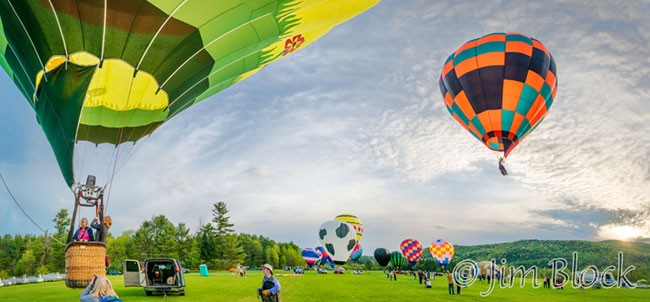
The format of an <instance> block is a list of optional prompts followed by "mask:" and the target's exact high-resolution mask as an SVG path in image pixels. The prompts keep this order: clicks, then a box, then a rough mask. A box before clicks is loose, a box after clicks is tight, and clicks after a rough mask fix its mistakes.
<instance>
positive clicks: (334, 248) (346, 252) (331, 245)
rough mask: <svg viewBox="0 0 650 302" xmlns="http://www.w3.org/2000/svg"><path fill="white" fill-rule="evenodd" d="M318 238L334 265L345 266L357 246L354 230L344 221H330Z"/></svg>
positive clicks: (322, 226) (326, 223)
mask: <svg viewBox="0 0 650 302" xmlns="http://www.w3.org/2000/svg"><path fill="white" fill-rule="evenodd" d="M318 236H319V238H320V242H321V244H322V245H323V246H324V247H325V249H326V250H327V252H328V253H329V255H330V258H332V261H334V264H345V262H346V261H347V260H348V258H350V254H351V253H352V250H354V246H355V245H356V244H357V240H356V239H355V236H356V234H355V233H354V229H353V228H352V226H351V225H349V224H348V223H346V222H343V221H338V220H330V221H327V222H325V223H323V225H321V226H320V229H319V231H318Z"/></svg>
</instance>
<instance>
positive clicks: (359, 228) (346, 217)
mask: <svg viewBox="0 0 650 302" xmlns="http://www.w3.org/2000/svg"><path fill="white" fill-rule="evenodd" d="M334 220H340V221H343V222H347V223H349V224H351V225H352V227H354V232H355V233H356V234H357V237H356V239H357V242H359V241H361V237H362V236H363V223H362V222H361V219H359V217H357V216H354V215H352V214H341V215H338V216H336V218H334Z"/></svg>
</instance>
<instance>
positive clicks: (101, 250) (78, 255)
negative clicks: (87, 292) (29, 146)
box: [65, 241, 106, 288]
mask: <svg viewBox="0 0 650 302" xmlns="http://www.w3.org/2000/svg"><path fill="white" fill-rule="evenodd" d="M105 264H106V243H104V242H82V241H76V242H71V243H68V245H67V246H66V247H65V285H66V286H67V287H70V288H85V287H86V286H88V284H89V283H90V281H91V278H92V277H93V276H95V275H97V276H106V266H105Z"/></svg>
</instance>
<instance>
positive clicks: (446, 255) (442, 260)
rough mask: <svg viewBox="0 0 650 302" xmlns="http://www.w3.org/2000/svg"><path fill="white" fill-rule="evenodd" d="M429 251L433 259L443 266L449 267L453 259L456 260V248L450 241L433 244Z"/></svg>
mask: <svg viewBox="0 0 650 302" xmlns="http://www.w3.org/2000/svg"><path fill="white" fill-rule="evenodd" d="M429 251H430V252H431V256H433V259H436V262H438V264H439V265H441V266H447V265H448V264H449V262H451V259H453V258H454V246H453V245H451V243H449V241H446V240H443V239H438V240H436V241H434V242H431V246H429Z"/></svg>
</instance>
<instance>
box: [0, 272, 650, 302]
mask: <svg viewBox="0 0 650 302" xmlns="http://www.w3.org/2000/svg"><path fill="white" fill-rule="evenodd" d="M281 273H283V272H282V271H277V272H276V274H281ZM185 277H186V283H187V287H186V289H185V294H186V296H185V297H181V296H178V295H170V296H167V297H165V296H163V295H157V296H152V297H147V296H145V293H144V290H143V289H142V288H137V287H135V288H134V287H129V288H125V287H124V282H123V279H122V276H111V277H110V279H111V281H112V282H113V287H114V288H115V289H116V292H117V294H118V295H119V296H120V298H121V299H122V300H124V301H157V300H170V301H241V302H245V301H249V302H253V301H259V300H258V299H257V297H256V288H257V287H259V286H260V285H261V279H262V273H261V272H260V271H254V272H249V273H248V276H247V277H246V278H239V277H235V278H233V277H231V276H230V274H229V273H226V272H210V275H209V276H208V277H201V276H199V275H198V273H190V274H186V275H185ZM278 280H279V281H280V282H281V284H282V300H283V301H285V302H289V301H373V302H374V301H478V300H480V301H528V302H532V301H544V302H548V301H590V302H591V301H649V300H650V290H642V289H627V288H622V289H585V290H584V291H580V290H578V289H573V288H571V287H570V286H569V287H565V289H564V290H554V289H545V288H539V289H534V288H532V286H531V285H530V283H529V284H528V285H527V286H526V287H524V288H519V285H518V284H517V285H515V286H514V287H513V288H499V287H498V286H497V287H496V288H495V289H494V291H493V292H492V294H491V295H489V296H488V297H486V298H482V297H481V296H480V295H479V293H480V292H482V291H486V289H487V284H486V283H480V282H477V283H475V284H474V285H473V286H471V287H469V288H464V289H463V290H462V293H461V295H454V296H450V295H449V294H448V293H447V284H446V283H447V281H446V279H444V278H442V277H437V278H436V279H435V280H434V281H433V283H432V284H433V288H429V289H427V288H424V286H423V285H420V284H419V283H418V281H417V280H414V279H413V276H402V275H400V276H399V277H398V281H389V280H388V279H387V278H386V275H385V274H383V273H382V272H375V271H373V272H366V274H364V275H353V274H344V275H334V274H332V273H331V272H330V273H329V274H327V275H317V274H316V273H315V272H314V271H308V272H307V273H306V274H305V275H304V276H299V277H292V276H278ZM80 293H81V290H73V289H69V288H67V287H65V283H64V282H46V283H37V284H26V285H14V286H9V287H0V301H78V299H79V294H80Z"/></svg>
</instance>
